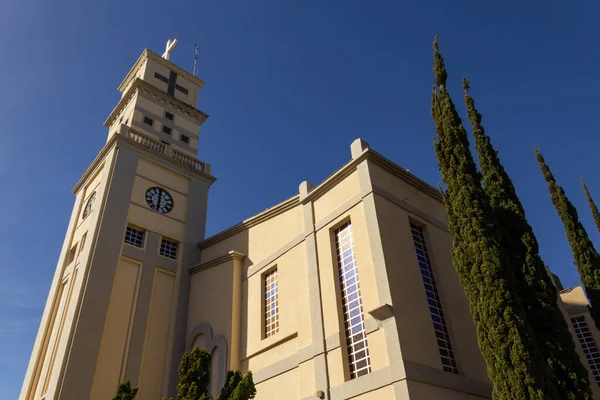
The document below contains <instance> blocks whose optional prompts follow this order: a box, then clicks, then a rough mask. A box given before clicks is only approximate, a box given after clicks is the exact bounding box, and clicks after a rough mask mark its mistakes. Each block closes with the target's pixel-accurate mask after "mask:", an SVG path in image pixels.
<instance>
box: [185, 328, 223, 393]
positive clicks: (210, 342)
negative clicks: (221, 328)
mask: <svg viewBox="0 0 600 400" xmlns="http://www.w3.org/2000/svg"><path fill="white" fill-rule="evenodd" d="M200 335H204V340H205V343H206V350H208V351H209V352H210V353H211V354H212V352H213V350H214V349H215V348H218V349H219V374H218V381H217V386H218V388H217V389H218V390H217V391H219V390H221V388H222V387H223V385H224V384H225V376H226V375H227V370H228V369H229V366H228V365H227V351H228V349H227V340H226V339H225V337H224V336H223V335H217V336H213V330H212V326H211V325H210V324H209V323H208V322H203V323H201V324H198V325H196V326H195V327H194V329H192V331H191V333H190V339H189V340H188V345H187V351H188V352H189V351H191V350H192V346H193V345H194V342H195V341H196V339H197V338H198V336H200Z"/></svg>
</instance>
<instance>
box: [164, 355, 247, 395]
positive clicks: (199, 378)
mask: <svg viewBox="0 0 600 400" xmlns="http://www.w3.org/2000/svg"><path fill="white" fill-rule="evenodd" d="M211 361H212V355H211V354H210V353H209V352H208V351H206V350H205V349H200V348H198V347H194V349H193V350H192V351H191V352H190V353H185V354H184V355H183V357H182V358H181V362H180V363H179V368H178V371H179V383H178V384H177V397H176V400H213V398H212V396H211V395H210V366H211ZM255 396H256V388H255V387H254V382H253V380H252V372H250V371H248V373H247V374H246V375H245V376H244V375H243V374H242V373H241V372H240V371H235V372H234V371H229V372H228V373H227V378H226V380H225V385H224V386H223V388H222V390H221V393H220V395H219V396H218V397H217V399H216V400H249V399H253V398H254V397H255ZM170 400H174V399H173V398H171V399H170Z"/></svg>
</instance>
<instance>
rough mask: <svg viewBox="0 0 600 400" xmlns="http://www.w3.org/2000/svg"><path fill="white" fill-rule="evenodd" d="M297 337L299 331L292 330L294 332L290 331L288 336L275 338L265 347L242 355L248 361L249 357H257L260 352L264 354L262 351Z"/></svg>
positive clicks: (243, 359)
mask: <svg viewBox="0 0 600 400" xmlns="http://www.w3.org/2000/svg"><path fill="white" fill-rule="evenodd" d="M297 337H298V332H292V333H290V334H289V335H287V336H283V337H281V338H279V339H277V340H274V341H273V342H271V343H269V344H268V345H266V346H265V347H261V348H260V349H258V350H255V351H253V352H252V353H250V354H243V355H242V361H246V360H248V359H250V358H252V357H256V356H257V355H259V354H262V353H264V352H266V351H269V350H271V349H272V348H273V347H277V346H279V345H280V344H283V343H285V342H288V341H290V340H292V339H296V338H297Z"/></svg>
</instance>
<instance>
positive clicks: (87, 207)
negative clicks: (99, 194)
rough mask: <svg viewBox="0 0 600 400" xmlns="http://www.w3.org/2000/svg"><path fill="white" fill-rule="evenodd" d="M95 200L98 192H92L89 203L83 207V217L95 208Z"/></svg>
mask: <svg viewBox="0 0 600 400" xmlns="http://www.w3.org/2000/svg"><path fill="white" fill-rule="evenodd" d="M95 201H96V192H94V193H92V195H91V196H90V198H89V200H88V201H87V204H86V205H85V208H84V209H83V219H85V218H86V217H87V216H88V215H90V213H91V212H92V210H93V209H94V202H95Z"/></svg>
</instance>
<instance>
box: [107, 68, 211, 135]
mask: <svg viewBox="0 0 600 400" xmlns="http://www.w3.org/2000/svg"><path fill="white" fill-rule="evenodd" d="M138 88H141V89H143V90H146V91H147V92H149V93H150V94H152V95H155V96H157V97H160V98H161V99H162V100H164V101H166V102H167V103H170V104H171V105H172V106H173V107H175V108H178V109H180V110H181V111H183V112H184V113H186V114H188V115H189V116H191V117H193V118H195V119H197V120H198V121H200V125H202V123H204V121H206V119H207V118H208V114H206V113H203V112H202V111H200V110H198V109H196V108H194V107H192V106H190V105H189V104H187V103H184V102H183V101H181V100H178V99H176V98H175V97H173V96H171V95H169V94H167V93H165V92H163V91H162V90H160V89H158V88H157V87H155V86H153V85H151V84H149V83H148V82H146V81H144V80H142V79H140V78H136V79H135V81H134V82H133V84H132V85H131V86H130V87H129V89H127V92H125V95H123V97H122V98H121V100H119V103H117V105H116V106H115V108H114V109H113V110H112V112H111V113H110V115H109V116H108V118H107V119H106V121H104V126H105V127H107V128H108V127H110V126H111V125H112V123H113V122H114V120H115V119H116V118H117V116H118V115H119V113H120V112H121V111H122V110H123V109H124V108H125V107H126V106H127V104H128V103H129V101H130V100H131V98H132V97H133V95H134V94H135V93H136V91H137V89H138Z"/></svg>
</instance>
